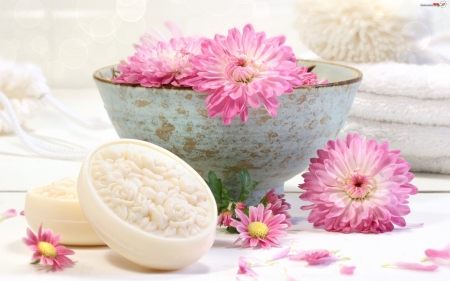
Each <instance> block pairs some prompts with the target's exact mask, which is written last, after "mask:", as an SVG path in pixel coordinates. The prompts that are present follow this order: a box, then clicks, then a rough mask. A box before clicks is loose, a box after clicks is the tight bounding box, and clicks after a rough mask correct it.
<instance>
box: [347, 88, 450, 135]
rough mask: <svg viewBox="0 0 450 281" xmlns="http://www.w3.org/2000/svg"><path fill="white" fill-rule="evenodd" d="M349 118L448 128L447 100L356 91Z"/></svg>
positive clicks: (448, 102)
mask: <svg viewBox="0 0 450 281" xmlns="http://www.w3.org/2000/svg"><path fill="white" fill-rule="evenodd" d="M350 116H352V117H357V118H363V119H364V118H365V119H372V120H377V121H384V122H395V123H404V124H417V125H432V126H449V127H450V97H449V98H448V99H420V98H415V97H405V96H387V95H381V94H378V93H375V94H374V93H366V92H361V91H358V93H357V94H356V97H355V100H354V102H353V105H352V108H351V111H350ZM449 141H450V140H449Z"/></svg>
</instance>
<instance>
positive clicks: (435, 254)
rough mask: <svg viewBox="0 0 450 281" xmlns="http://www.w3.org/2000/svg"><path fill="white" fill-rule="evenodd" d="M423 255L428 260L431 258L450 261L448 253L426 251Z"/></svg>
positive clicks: (432, 250) (443, 251)
mask: <svg viewBox="0 0 450 281" xmlns="http://www.w3.org/2000/svg"><path fill="white" fill-rule="evenodd" d="M425 255H426V256H427V258H428V259H433V258H441V259H450V253H449V252H447V251H445V250H434V249H427V250H425Z"/></svg>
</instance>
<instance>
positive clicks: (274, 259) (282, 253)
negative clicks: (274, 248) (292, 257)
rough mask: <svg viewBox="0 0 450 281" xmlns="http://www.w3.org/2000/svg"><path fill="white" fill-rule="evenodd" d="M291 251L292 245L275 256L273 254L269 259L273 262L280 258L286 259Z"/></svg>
mask: <svg viewBox="0 0 450 281" xmlns="http://www.w3.org/2000/svg"><path fill="white" fill-rule="evenodd" d="M290 251H291V247H289V248H286V249H284V250H283V251H281V252H279V253H278V254H276V255H275V256H273V257H272V258H271V259H270V260H269V261H271V262H273V261H276V260H279V259H284V258H286V257H287V256H288V255H289V252H290Z"/></svg>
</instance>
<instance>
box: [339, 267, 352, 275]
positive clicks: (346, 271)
mask: <svg viewBox="0 0 450 281" xmlns="http://www.w3.org/2000/svg"><path fill="white" fill-rule="evenodd" d="M355 269H356V266H353V265H342V266H341V271H340V272H341V274H345V275H352V274H353V271H355Z"/></svg>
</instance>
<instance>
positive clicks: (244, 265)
mask: <svg viewBox="0 0 450 281" xmlns="http://www.w3.org/2000/svg"><path fill="white" fill-rule="evenodd" d="M238 264H239V269H238V272H237V274H247V275H250V276H252V277H256V276H258V273H256V272H255V271H253V269H251V268H250V266H249V265H248V262H247V261H246V260H245V258H244V257H239V260H238Z"/></svg>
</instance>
